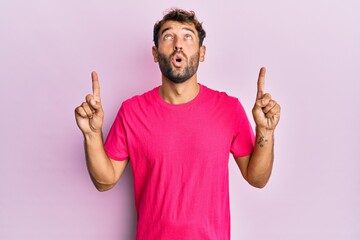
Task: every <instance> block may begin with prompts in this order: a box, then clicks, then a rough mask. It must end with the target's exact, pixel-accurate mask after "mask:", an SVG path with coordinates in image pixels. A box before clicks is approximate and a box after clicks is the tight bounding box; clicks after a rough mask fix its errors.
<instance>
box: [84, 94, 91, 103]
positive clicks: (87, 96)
mask: <svg viewBox="0 0 360 240" xmlns="http://www.w3.org/2000/svg"><path fill="white" fill-rule="evenodd" d="M91 99H93V96H92V95H91V94H88V95H86V97H85V100H86V102H89V101H90V100H91Z"/></svg>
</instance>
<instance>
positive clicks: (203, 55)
mask: <svg viewBox="0 0 360 240" xmlns="http://www.w3.org/2000/svg"><path fill="white" fill-rule="evenodd" d="M205 54H206V47H205V45H202V46H201V47H200V59H199V61H200V62H203V61H205Z"/></svg>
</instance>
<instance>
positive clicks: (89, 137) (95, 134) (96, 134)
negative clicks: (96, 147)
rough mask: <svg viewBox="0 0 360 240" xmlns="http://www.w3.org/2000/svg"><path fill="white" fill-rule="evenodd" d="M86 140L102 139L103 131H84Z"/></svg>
mask: <svg viewBox="0 0 360 240" xmlns="http://www.w3.org/2000/svg"><path fill="white" fill-rule="evenodd" d="M84 140H85V142H94V141H99V140H100V141H102V140H103V136H102V131H101V130H100V131H98V132H91V133H84Z"/></svg>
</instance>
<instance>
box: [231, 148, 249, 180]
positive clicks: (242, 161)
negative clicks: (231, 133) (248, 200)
mask: <svg viewBox="0 0 360 240" xmlns="http://www.w3.org/2000/svg"><path fill="white" fill-rule="evenodd" d="M250 157H251V154H250V155H247V156H244V157H235V156H234V159H235V162H236V164H237V165H238V167H239V169H240V172H241V174H242V176H243V177H244V179H245V180H247V179H248V175H247V168H248V165H249V162H250Z"/></svg>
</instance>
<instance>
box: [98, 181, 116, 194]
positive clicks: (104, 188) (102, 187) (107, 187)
mask: <svg viewBox="0 0 360 240" xmlns="http://www.w3.org/2000/svg"><path fill="white" fill-rule="evenodd" d="M94 185H95V188H96V189H97V190H98V191H99V192H106V191H108V190H110V189H112V188H113V187H114V186H115V184H101V183H94Z"/></svg>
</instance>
